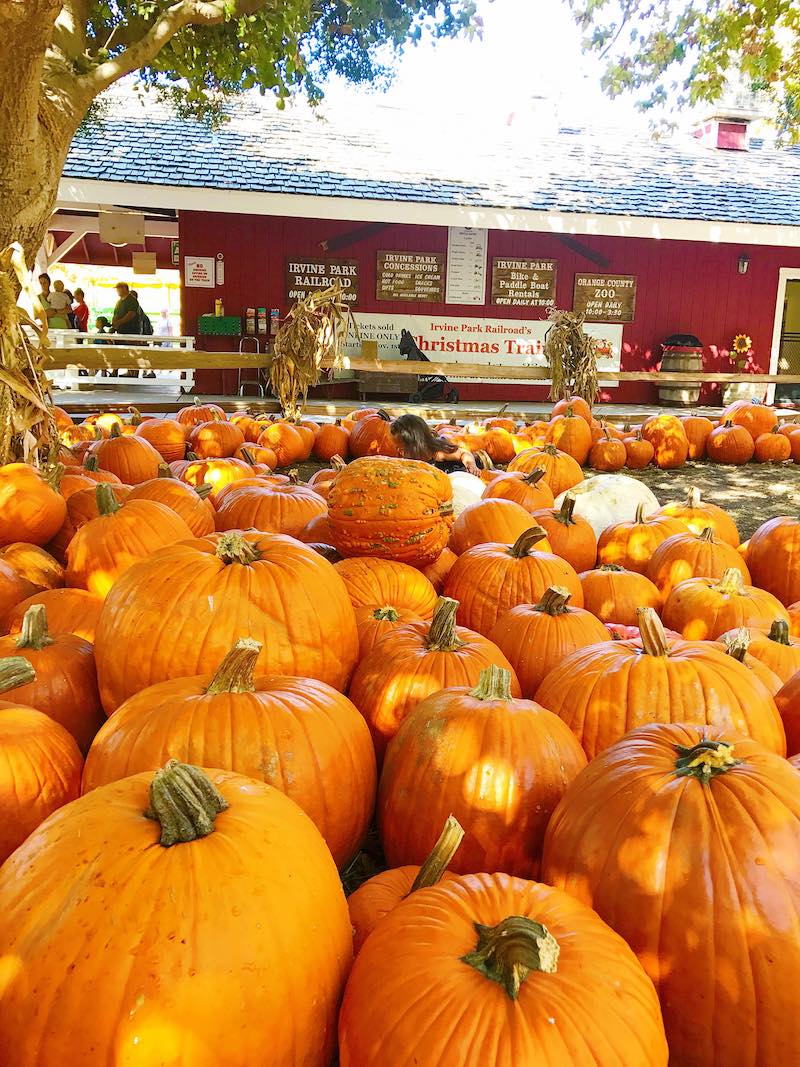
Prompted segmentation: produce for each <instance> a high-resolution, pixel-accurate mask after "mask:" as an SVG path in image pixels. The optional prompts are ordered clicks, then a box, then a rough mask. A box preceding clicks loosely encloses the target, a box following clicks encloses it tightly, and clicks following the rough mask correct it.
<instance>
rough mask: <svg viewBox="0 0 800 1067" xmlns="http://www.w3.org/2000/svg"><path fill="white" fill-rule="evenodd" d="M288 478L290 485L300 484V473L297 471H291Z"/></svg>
mask: <svg viewBox="0 0 800 1067" xmlns="http://www.w3.org/2000/svg"><path fill="white" fill-rule="evenodd" d="M288 478H289V485H299V484H300V472H299V471H297V470H291V471H289V474H288Z"/></svg>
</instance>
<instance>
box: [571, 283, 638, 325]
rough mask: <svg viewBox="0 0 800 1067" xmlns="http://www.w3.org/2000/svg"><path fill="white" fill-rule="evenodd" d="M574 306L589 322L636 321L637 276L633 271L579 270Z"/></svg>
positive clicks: (573, 308)
mask: <svg viewBox="0 0 800 1067" xmlns="http://www.w3.org/2000/svg"><path fill="white" fill-rule="evenodd" d="M572 310H573V311H582V312H584V314H585V316H586V321H587V322H633V316H634V313H635V311H636V276H635V275H633V274H576V275H575V294H574V297H573V300H572Z"/></svg>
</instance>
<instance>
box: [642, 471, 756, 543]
mask: <svg viewBox="0 0 800 1067" xmlns="http://www.w3.org/2000/svg"><path fill="white" fill-rule="evenodd" d="M656 514H657V515H667V516H669V518H672V519H680V521H681V522H682V523H683V524H684V526H686V527H687V528H688V529H689V530H691V531H692V533H695V534H701V533H702V532H703V530H705V529H706V528H707V527H710V528H711V529H712V530H713V531H714V534H715V535H716V537H718V538H719V540H720V541H725V542H726V543H727V544H729V545H733V547H734V548H738V547H739V530H738V528H737V526H736V523H735V522H734V520H733V518H732V517H731V516H730V515H729V514H728V512H727V511H725V510H724V509H723V508H721V507H719V506H718V505H717V504H711V503H709V502H708V501H707V500H701V498H700V490H699V489H697V488H696V487H695V486H692V487H691V488H690V489H689V491H688V493H687V494H686V499H685V500H684V501H677V500H675V501H671V502H670V503H669V504H664V506H663V507H662V508H659V510H658V511H657V512H656Z"/></svg>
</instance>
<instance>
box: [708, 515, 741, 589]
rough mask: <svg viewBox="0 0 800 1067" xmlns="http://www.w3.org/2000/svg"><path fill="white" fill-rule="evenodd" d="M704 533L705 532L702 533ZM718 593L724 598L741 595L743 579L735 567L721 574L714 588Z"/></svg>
mask: <svg viewBox="0 0 800 1067" xmlns="http://www.w3.org/2000/svg"><path fill="white" fill-rule="evenodd" d="M706 529H708V527H706ZM703 532H705V531H703ZM714 588H715V589H716V590H717V592H718V593H723V594H724V595H725V596H732V595H735V594H739V595H740V596H741V594H742V593H743V592H744V578H743V577H742V572H741V571H740V570H737V569H736V567H728V568H727V570H725V571H724V572H723V575H722V577H721V578H720V580H719V581H718V582H717V584H716V585H715V586H714Z"/></svg>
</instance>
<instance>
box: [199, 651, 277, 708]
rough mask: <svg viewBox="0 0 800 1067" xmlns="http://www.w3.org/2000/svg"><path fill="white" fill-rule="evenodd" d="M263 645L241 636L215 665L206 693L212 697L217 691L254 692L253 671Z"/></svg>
mask: <svg viewBox="0 0 800 1067" xmlns="http://www.w3.org/2000/svg"><path fill="white" fill-rule="evenodd" d="M263 647H264V646H263V645H262V644H261V642H260V641H254V640H253V639H252V638H250V637H241V638H240V639H239V640H238V641H237V642H236V644H235V645H234V646H233V648H232V649H231V650H230V652H229V653H228V654H227V656H226V657H225V659H224V660H223V661H222V663H220V665H219V667H217V670H216V672H215V674H214V677H213V678H212V679H211V681H210V682H209V684H208V688H207V689H206V693H207V694H208V695H209V696H212V697H213V696H217V695H218V694H219V693H255V691H256V686H255V682H254V681H253V673H254V671H255V668H256V660H257V659H258V657H259V653H260V652H261V649H262V648H263Z"/></svg>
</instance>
